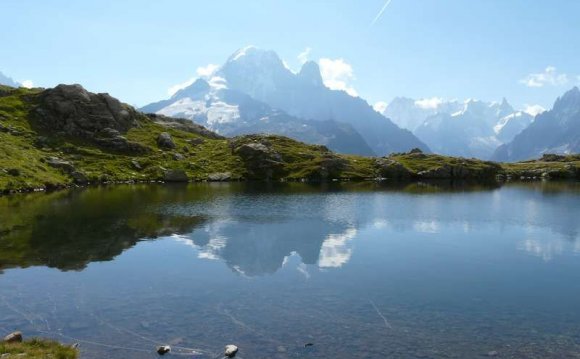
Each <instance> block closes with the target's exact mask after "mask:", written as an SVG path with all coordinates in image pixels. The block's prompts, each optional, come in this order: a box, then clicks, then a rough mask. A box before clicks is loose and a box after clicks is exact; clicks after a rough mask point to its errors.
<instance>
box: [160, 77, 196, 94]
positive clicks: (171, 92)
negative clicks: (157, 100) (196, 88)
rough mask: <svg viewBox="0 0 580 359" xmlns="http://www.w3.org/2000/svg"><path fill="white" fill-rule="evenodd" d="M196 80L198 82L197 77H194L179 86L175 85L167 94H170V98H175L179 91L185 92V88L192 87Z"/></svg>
mask: <svg viewBox="0 0 580 359" xmlns="http://www.w3.org/2000/svg"><path fill="white" fill-rule="evenodd" d="M195 80H197V77H192V78H190V79H189V80H187V81H185V82H182V83H179V84H175V85H173V86H171V87H170V88H169V89H167V93H168V94H169V96H173V95H175V93H176V92H177V91H179V90H183V89H184V88H186V87H187V86H190V85H191V84H192V83H194V82H195Z"/></svg>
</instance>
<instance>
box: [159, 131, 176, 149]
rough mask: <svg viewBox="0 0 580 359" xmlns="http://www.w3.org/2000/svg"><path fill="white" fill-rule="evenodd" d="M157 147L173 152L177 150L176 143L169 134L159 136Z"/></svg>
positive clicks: (163, 133) (162, 133) (164, 133)
mask: <svg viewBox="0 0 580 359" xmlns="http://www.w3.org/2000/svg"><path fill="white" fill-rule="evenodd" d="M157 146H159V148H163V149H167V150H171V149H174V148H175V142H173V138H171V135H170V134H169V133H167V132H161V133H160V134H159V136H157Z"/></svg>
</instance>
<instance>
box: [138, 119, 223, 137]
mask: <svg viewBox="0 0 580 359" xmlns="http://www.w3.org/2000/svg"><path fill="white" fill-rule="evenodd" d="M146 116H147V117H149V118H150V119H151V120H153V122H155V123H156V124H158V125H161V126H163V127H166V128H173V129H176V130H179V131H184V132H189V133H195V134H198V135H201V136H203V137H207V138H212V139H223V138H225V137H223V136H220V135H218V134H217V133H215V132H212V131H210V130H208V129H207V128H205V127H203V126H201V125H198V124H196V123H193V122H192V121H191V120H185V119H181V118H173V117H167V116H163V115H157V114H147V115H146Z"/></svg>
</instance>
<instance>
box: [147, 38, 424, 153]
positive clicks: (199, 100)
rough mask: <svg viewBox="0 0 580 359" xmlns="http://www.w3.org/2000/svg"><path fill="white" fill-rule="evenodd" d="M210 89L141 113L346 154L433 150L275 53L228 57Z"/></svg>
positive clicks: (314, 69) (308, 66)
mask: <svg viewBox="0 0 580 359" xmlns="http://www.w3.org/2000/svg"><path fill="white" fill-rule="evenodd" d="M207 83H208V84H209V87H210V89H209V90H206V93H205V94H204V95H203V96H204V97H195V94H194V96H191V95H190V94H189V93H190V92H192V91H193V92H195V91H194V90H195V89H196V86H200V85H199V84H197V85H196V84H193V85H191V86H190V87H192V88H186V89H184V90H183V91H185V92H184V93H182V94H179V95H178V94H176V95H175V96H173V97H172V98H171V99H169V100H165V101H161V102H158V103H156V104H152V105H148V106H145V107H144V108H143V110H145V111H152V112H157V113H162V114H166V115H171V116H179V117H185V118H189V119H192V120H194V121H196V122H199V123H201V124H203V125H208V127H209V128H211V129H213V130H216V131H217V132H219V133H222V134H225V135H228V134H237V133H247V132H269V133H276V134H283V135H287V136H290V137H293V138H296V139H299V140H303V141H306V142H310V143H319V144H326V145H328V146H329V147H330V148H331V149H333V150H336V151H338V152H344V153H356V154H370V153H374V154H377V155H384V154H387V153H390V152H401V151H408V150H410V149H412V148H415V147H419V148H421V149H423V150H424V151H428V150H429V149H428V147H427V146H426V145H425V144H423V143H422V142H421V141H419V140H418V139H417V138H416V137H415V136H414V135H413V134H412V133H411V132H410V131H407V130H403V129H401V128H399V127H398V126H396V125H395V124H394V123H392V122H391V121H390V120H388V119H387V118H385V117H384V116H382V115H381V114H379V113H377V112H376V111H375V110H374V109H373V108H372V107H371V106H370V105H369V104H368V103H367V102H366V101H364V100H362V99H361V98H358V97H352V96H350V95H349V94H347V93H346V92H344V91H336V90H331V89H329V88H327V87H326V86H325V85H324V83H323V80H322V77H321V73H320V69H319V66H318V64H316V63H314V62H307V63H305V64H304V66H303V67H302V69H301V70H300V72H298V73H293V72H292V71H291V70H289V69H288V68H287V67H286V66H285V65H284V63H283V61H282V60H281V59H280V58H279V57H278V55H277V54H276V53H275V52H273V51H265V50H261V49H257V48H255V47H246V48H243V49H241V50H238V51H236V52H235V53H234V54H233V55H232V56H230V58H229V59H228V60H227V61H226V63H225V64H224V65H223V66H221V67H220V68H219V69H218V70H217V71H216V72H215V73H214V74H213V75H212V77H211V79H209V81H207ZM185 93H188V94H187V95H185ZM205 96H207V98H206V97H205ZM257 108H260V109H261V110H260V111H257ZM306 137H310V138H306ZM361 140H362V141H361ZM363 143H366V145H364V144H363ZM369 147H370V150H371V151H370V153H369Z"/></svg>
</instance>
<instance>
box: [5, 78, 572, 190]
mask: <svg viewBox="0 0 580 359" xmlns="http://www.w3.org/2000/svg"><path fill="white" fill-rule="evenodd" d="M579 162H580V159H579V158H578V156H570V157H547V158H544V159H541V160H538V161H528V162H521V163H514V164H501V165H500V164H497V163H493V162H488V161H480V160H475V159H464V158H453V157H446V156H439V155H430V154H423V153H421V152H420V151H411V152H410V153H401V154H393V155H390V156H387V157H383V158H369V157H361V156H352V155H339V154H335V153H333V152H331V151H329V150H328V149H327V148H326V147H324V146H318V145H307V144H304V143H301V142H298V141H294V140H292V139H289V138H286V137H282V136H274V135H248V136H240V137H236V138H232V139H227V138H224V137H221V136H218V135H216V134H214V133H212V132H210V131H207V130H206V129H204V128H202V127H200V126H196V125H192V124H191V123H189V122H186V121H180V120H175V119H170V118H165V117H163V116H156V115H145V114H142V113H139V112H137V111H135V110H134V109H133V108H131V107H130V106H128V105H125V104H121V103H120V102H118V101H117V100H116V99H113V98H112V97H110V96H108V95H106V94H91V93H88V92H87V91H86V90H84V89H83V88H82V87H80V86H78V85H77V86H74V85H73V86H65V85H60V86H58V87H56V88H54V89H48V90H41V89H24V88H19V89H15V88H10V87H6V86H0V193H11V192H15V191H31V190H44V189H51V188H61V187H67V186H74V185H85V184H97V183H118V182H150V181H188V180H189V181H205V180H209V181H232V180H281V181H284V180H287V181H300V180H307V181H328V180H371V179H373V180H374V179H396V180H413V179H475V180H481V179H486V180H489V179H494V178H496V176H497V175H500V176H505V177H509V176H511V177H517V178H519V177H522V176H523V177H549V178H570V177H577V174H578V172H577V171H576V168H578V165H580V163H579Z"/></svg>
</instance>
